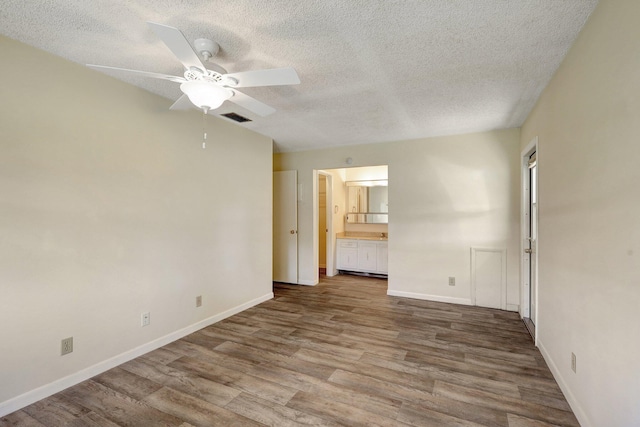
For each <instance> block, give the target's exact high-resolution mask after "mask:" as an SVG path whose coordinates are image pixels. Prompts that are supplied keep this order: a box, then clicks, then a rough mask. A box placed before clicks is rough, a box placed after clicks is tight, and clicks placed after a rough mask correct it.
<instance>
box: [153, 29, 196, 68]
mask: <svg viewBox="0 0 640 427" xmlns="http://www.w3.org/2000/svg"><path fill="white" fill-rule="evenodd" d="M147 24H149V27H151V29H152V30H153V32H154V33H156V35H157V36H158V38H160V40H162V41H163V42H164V44H166V45H167V47H168V48H169V50H171V52H173V54H174V55H175V56H176V57H177V58H178V60H179V61H180V62H182V65H184V68H185V69H187V70H188V69H190V68H191V67H196V68H199V69H201V70H203V71H204V70H206V68H205V66H204V64H203V63H202V61H201V60H200V57H198V54H197V53H196V52H195V51H194V50H193V48H192V47H191V45H190V44H189V42H188V41H187V39H186V38H185V37H184V34H182V31H180V30H179V29H177V28H173V27H169V26H167V25H162V24H156V23H155V22H147Z"/></svg>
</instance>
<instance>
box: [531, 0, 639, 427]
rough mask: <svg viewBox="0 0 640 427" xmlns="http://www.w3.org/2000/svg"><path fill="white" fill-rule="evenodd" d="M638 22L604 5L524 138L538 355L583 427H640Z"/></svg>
mask: <svg viewBox="0 0 640 427" xmlns="http://www.w3.org/2000/svg"><path fill="white" fill-rule="evenodd" d="M638 18H640V2H638V1H636V0H615V1H614V0H601V1H600V4H599V5H598V6H597V8H596V10H595V12H594V13H593V15H592V16H591V18H590V19H589V21H588V22H587V24H586V26H585V27H584V29H583V31H582V33H581V34H580V36H579V37H578V39H577V40H576V42H575V44H574V46H573V47H572V49H571V50H570V52H569V54H568V56H567V57H566V59H565V61H564V62H563V64H562V65H561V67H560V68H559V70H558V71H557V73H556V75H555V77H554V78H553V79H552V81H551V83H550V84H549V86H548V87H547V88H546V90H545V91H544V93H543V95H542V97H541V98H540V100H539V101H538V104H537V106H536V107H535V109H534V111H533V112H532V113H531V115H530V116H529V118H528V119H527V121H526V123H525V124H524V126H523V128H522V138H521V142H522V146H524V145H525V144H527V143H528V142H529V141H530V140H531V139H532V138H533V137H534V136H538V137H539V153H538V165H539V167H538V169H539V174H540V177H539V200H540V202H539V205H540V208H539V216H540V220H539V316H538V333H539V335H538V337H539V344H540V349H541V350H542V351H543V354H544V355H545V357H546V358H547V361H548V363H549V365H550V366H551V368H552V370H553V372H554V374H555V375H556V379H558V381H559V382H560V384H561V386H562V387H563V389H564V391H565V394H566V395H567V398H568V399H569V401H570V403H571V405H572V407H573V409H574V411H575V412H576V414H577V415H578V418H579V419H580V422H581V423H582V425H583V426H585V427H586V426H593V427H596V426H611V427H614V426H619V427H622V426H637V425H640V369H639V368H638V360H640V320H639V319H640V318H639V316H638V312H639V310H640V167H639V166H638V162H639V161H640V49H639V47H638V41H639V40H640V25H638ZM572 352H573V353H575V354H576V357H577V370H576V373H574V372H573V371H571V369H570V361H571V353H572Z"/></svg>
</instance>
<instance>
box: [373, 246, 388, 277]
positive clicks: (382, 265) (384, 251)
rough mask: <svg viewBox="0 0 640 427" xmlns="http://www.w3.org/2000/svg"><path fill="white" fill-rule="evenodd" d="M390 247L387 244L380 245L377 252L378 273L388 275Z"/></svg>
mask: <svg viewBox="0 0 640 427" xmlns="http://www.w3.org/2000/svg"><path fill="white" fill-rule="evenodd" d="M388 253H389V249H388V245H387V244H386V243H378V251H377V252H376V258H377V260H378V266H377V268H378V273H384V274H387V273H388V272H389V269H388V268H387V265H388Z"/></svg>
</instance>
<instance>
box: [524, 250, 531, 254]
mask: <svg viewBox="0 0 640 427" xmlns="http://www.w3.org/2000/svg"><path fill="white" fill-rule="evenodd" d="M524 253H525V254H530V253H533V250H531V249H525V250H524Z"/></svg>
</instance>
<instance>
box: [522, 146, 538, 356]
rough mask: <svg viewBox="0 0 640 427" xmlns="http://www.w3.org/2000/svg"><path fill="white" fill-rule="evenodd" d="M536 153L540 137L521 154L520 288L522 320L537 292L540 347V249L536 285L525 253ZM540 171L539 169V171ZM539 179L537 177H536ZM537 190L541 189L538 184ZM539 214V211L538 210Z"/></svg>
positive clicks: (536, 307) (536, 339)
mask: <svg viewBox="0 0 640 427" xmlns="http://www.w3.org/2000/svg"><path fill="white" fill-rule="evenodd" d="M533 152H536V158H537V159H540V150H539V147H538V137H537V136H536V137H534V138H533V139H532V140H531V141H530V142H529V144H527V146H526V147H525V148H524V150H523V151H522V152H521V154H520V160H521V162H520V169H521V177H520V179H521V180H520V183H521V186H520V188H521V189H522V191H521V194H522V199H521V201H522V205H521V211H520V212H521V214H520V282H521V286H520V317H522V318H531V313H530V312H529V308H530V306H531V304H530V302H531V301H530V295H531V293H530V286H533V287H534V288H533V289H534V290H535V292H534V295H535V301H534V307H535V313H534V316H533V317H534V318H535V319H536V323H535V336H534V337H533V339H534V342H535V345H536V346H537V345H538V330H539V325H540V317H539V316H538V312H539V309H538V300H539V298H538V280H537V279H538V274H537V269H538V249H537V247H536V248H535V249H534V251H533V254H532V255H533V256H535V257H536V258H535V262H534V265H535V268H536V272H535V273H536V274H534V275H533V277H534V278H535V283H529V282H530V278H531V274H530V271H529V267H530V265H531V264H530V256H531V255H530V254H528V253H525V249H528V247H529V242H528V239H527V237H528V235H529V227H530V220H529V218H530V216H531V212H530V206H531V205H530V202H529V197H530V196H529V194H530V190H531V189H530V188H529V156H530V155H531V154H532V153H533ZM538 170H539V169H538ZM536 178H537V176H536ZM536 188H539V187H538V185H537V182H536ZM539 199H540V197H539V194H538V200H539ZM538 212H539V209H538ZM536 246H539V245H538V244H536Z"/></svg>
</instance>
